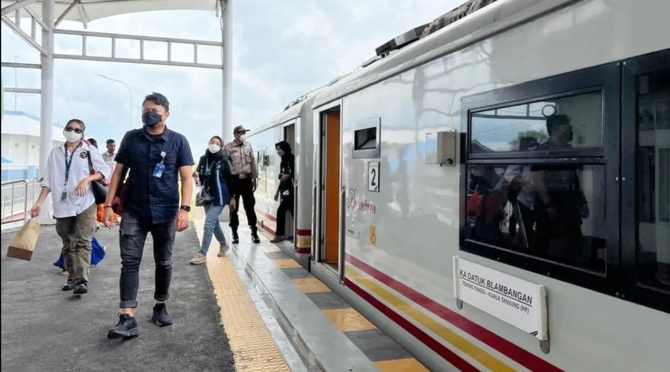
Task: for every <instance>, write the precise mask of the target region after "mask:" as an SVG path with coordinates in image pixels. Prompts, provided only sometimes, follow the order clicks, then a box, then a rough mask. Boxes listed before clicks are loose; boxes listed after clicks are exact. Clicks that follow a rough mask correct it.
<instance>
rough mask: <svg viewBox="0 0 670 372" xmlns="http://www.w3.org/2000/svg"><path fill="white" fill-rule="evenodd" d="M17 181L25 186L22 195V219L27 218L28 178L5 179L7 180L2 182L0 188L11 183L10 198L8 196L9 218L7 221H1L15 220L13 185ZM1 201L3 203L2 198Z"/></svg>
mask: <svg viewBox="0 0 670 372" xmlns="http://www.w3.org/2000/svg"><path fill="white" fill-rule="evenodd" d="M18 183H23V184H24V187H25V191H24V195H23V221H26V220H27V219H28V180H14V181H7V182H2V184H1V186H0V188H1V187H4V186H9V185H11V190H12V191H11V198H10V200H11V207H10V220H9V221H2V223H8V222H15V221H14V219H13V218H14V204H16V203H15V202H14V185H16V184H18ZM2 202H3V203H4V200H3V201H2ZM3 207H4V206H3ZM3 209H4V208H3ZM3 217H4V216H3ZM3 219H4V218H3Z"/></svg>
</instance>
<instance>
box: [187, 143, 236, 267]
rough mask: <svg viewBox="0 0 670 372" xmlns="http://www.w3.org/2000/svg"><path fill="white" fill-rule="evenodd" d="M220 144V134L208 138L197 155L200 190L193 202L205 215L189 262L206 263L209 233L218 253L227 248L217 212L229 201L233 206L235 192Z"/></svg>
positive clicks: (224, 251)
mask: <svg viewBox="0 0 670 372" xmlns="http://www.w3.org/2000/svg"><path fill="white" fill-rule="evenodd" d="M222 143H223V140H221V137H219V136H214V137H212V139H211V140H209V145H208V146H207V151H205V155H203V156H202V157H200V161H199V162H198V166H197V167H196V170H197V173H198V175H199V177H200V180H201V181H202V190H201V191H200V194H198V196H197V197H196V204H197V205H199V206H200V205H201V206H203V207H204V208H205V215H206V216H205V228H204V232H203V235H202V245H201V247H200V251H199V252H198V254H197V255H196V256H195V257H194V258H193V259H192V260H191V264H193V265H201V264H204V263H205V262H207V252H208V251H209V244H210V243H211V242H212V234H214V236H216V240H218V241H219V245H220V246H219V256H225V255H226V253H227V252H228V250H229V249H230V247H229V246H228V245H227V244H226V236H225V235H224V234H223V230H221V224H220V223H219V215H220V214H221V212H223V208H225V206H226V205H228V204H230V209H235V191H234V190H233V182H232V173H231V165H230V159H229V158H228V157H227V156H225V155H224V154H223V149H222V148H221V144H222Z"/></svg>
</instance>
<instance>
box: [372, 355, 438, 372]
mask: <svg viewBox="0 0 670 372" xmlns="http://www.w3.org/2000/svg"><path fill="white" fill-rule="evenodd" d="M374 364H375V367H377V368H378V369H379V370H380V371H381V372H430V371H429V370H428V369H427V368H426V367H424V366H423V364H421V363H419V362H418V361H417V360H416V359H414V358H408V359H394V360H383V361H380V362H375V363H374Z"/></svg>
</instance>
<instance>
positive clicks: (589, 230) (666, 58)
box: [249, 0, 670, 372]
mask: <svg viewBox="0 0 670 372" xmlns="http://www.w3.org/2000/svg"><path fill="white" fill-rule="evenodd" d="M481 3H482V2H481V1H477V0H471V1H469V2H467V3H466V4H464V5H463V6H461V7H459V8H457V9H455V10H454V12H455V13H453V12H452V13H451V16H449V17H441V18H440V19H438V20H436V21H435V22H432V23H431V24H426V25H422V26H420V27H417V28H415V29H412V30H410V31H408V32H407V33H404V34H402V35H399V36H398V37H396V38H394V39H392V40H390V41H389V42H388V43H385V44H384V45H382V46H380V47H379V48H377V50H376V55H375V56H374V57H373V58H371V59H369V60H367V61H365V62H364V63H362V64H361V66H360V67H359V68H357V69H355V70H354V71H353V72H351V73H348V74H345V75H342V76H340V77H338V78H336V79H334V80H333V81H331V82H330V83H328V84H326V85H324V86H322V87H319V88H318V89H316V90H314V91H312V92H309V93H307V94H305V95H303V96H302V97H300V98H298V99H296V100H295V101H293V102H291V103H290V104H289V105H288V106H287V107H286V108H285V110H284V111H282V112H281V113H279V114H277V115H275V116H274V117H272V118H270V119H269V120H267V121H266V122H264V123H262V124H260V125H258V126H256V127H252V132H251V134H250V136H249V141H250V142H251V143H252V144H253V145H254V147H255V150H256V152H257V153H256V154H255V156H256V157H257V160H258V166H259V182H258V189H257V191H256V200H257V204H256V210H257V214H258V218H259V226H261V227H262V228H263V229H265V230H266V231H267V232H269V233H270V234H273V233H274V230H275V229H276V220H277V219H276V217H277V216H276V211H277V207H278V202H276V201H275V200H274V194H275V190H276V188H277V182H278V174H279V173H280V172H279V163H280V159H279V156H277V155H276V153H275V147H274V146H275V143H276V142H278V141H281V140H285V141H287V142H289V143H290V145H291V147H292V148H293V149H294V154H295V159H296V165H295V169H296V174H295V180H294V181H295V183H294V184H295V195H296V198H295V208H294V211H295V213H294V216H290V218H288V219H287V220H288V222H287V224H288V225H289V226H287V228H288V230H287V231H292V233H290V234H287V235H292V239H291V241H290V242H286V243H283V244H280V247H281V248H282V249H283V250H285V251H286V253H288V254H291V255H292V256H293V257H295V258H296V260H298V261H299V262H300V263H301V264H302V265H303V266H304V267H306V268H307V269H309V270H310V271H311V273H312V274H313V275H315V276H316V277H318V278H319V279H320V280H322V281H323V282H324V283H325V284H326V285H328V286H329V287H330V288H331V289H332V290H333V291H335V292H336V293H338V294H339V295H341V296H342V297H343V298H344V299H345V300H346V301H348V302H349V303H351V304H352V306H353V307H354V308H356V309H357V310H358V311H359V312H360V313H361V314H363V315H364V316H366V317H367V318H368V319H370V320H371V321H372V322H373V323H374V324H375V325H376V326H377V327H378V328H379V329H381V330H382V331H384V332H386V333H387V334H389V335H390V336H391V337H392V338H394V339H395V340H396V341H397V342H398V343H400V344H401V345H402V346H403V347H405V348H406V349H407V350H408V351H409V352H410V353H411V354H412V355H414V356H415V357H416V358H417V359H418V360H419V361H421V362H422V363H423V364H424V365H425V366H426V367H427V368H429V369H430V370H432V371H455V370H460V371H536V372H539V371H541V372H554V371H555V372H558V371H576V372H580V371H583V372H596V371H603V372H619V371H620V372H628V371H640V372H642V371H644V372H665V371H668V368H669V367H668V365H669V364H668V361H667V359H666V358H667V356H666V355H665V354H666V353H667V352H668V350H669V349H668V338H669V337H670V38H668V37H667V35H670V23H669V22H667V15H668V14H670V1H666V0H644V1H628V0H498V1H488V2H486V4H485V6H480V8H478V9H477V11H474V12H471V11H468V9H469V8H470V7H473V6H475V4H480V5H481ZM454 14H456V15H454ZM663 35H666V36H663Z"/></svg>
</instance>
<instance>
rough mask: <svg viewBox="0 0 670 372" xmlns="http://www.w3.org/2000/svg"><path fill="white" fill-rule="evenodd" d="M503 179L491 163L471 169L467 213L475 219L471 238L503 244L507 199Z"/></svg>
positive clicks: (470, 234)
mask: <svg viewBox="0 0 670 372" xmlns="http://www.w3.org/2000/svg"><path fill="white" fill-rule="evenodd" d="M503 181H504V180H503V179H502V178H501V177H500V176H499V175H498V174H497V173H496V170H495V168H494V167H492V166H489V165H476V166H474V167H473V168H471V169H470V181H469V185H468V189H469V192H468V194H469V196H468V204H467V214H468V216H470V218H472V219H473V222H474V224H473V226H472V229H471V231H470V233H469V237H470V238H471V239H476V240H479V241H482V242H485V243H489V244H502V243H503V239H504V237H503V235H502V231H500V222H502V220H503V217H504V215H503V212H502V207H503V206H504V205H505V203H506V200H505V197H504V195H503V193H502V187H503Z"/></svg>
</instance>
